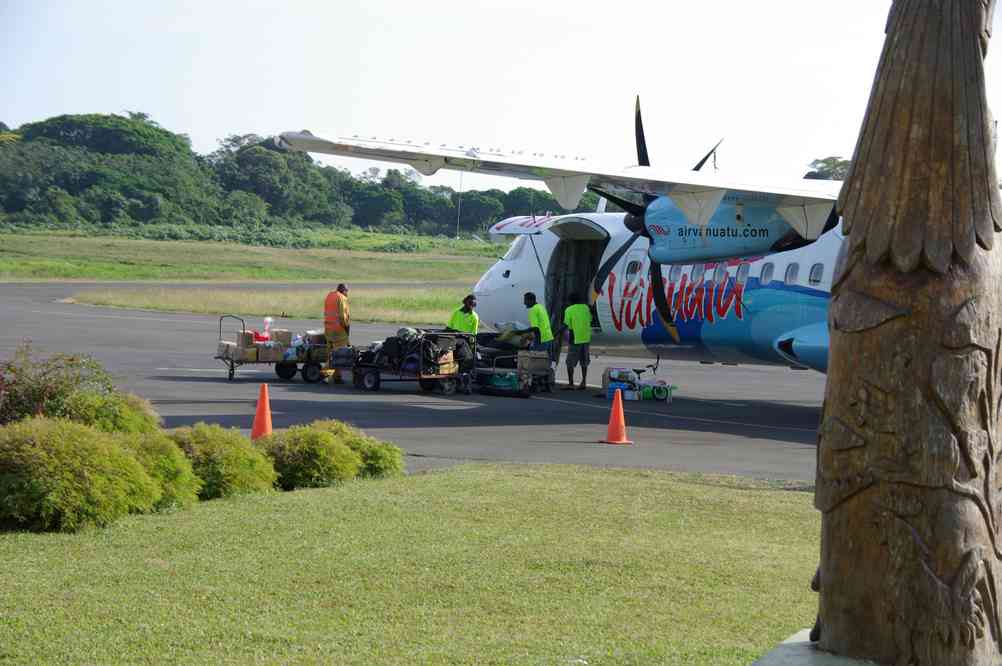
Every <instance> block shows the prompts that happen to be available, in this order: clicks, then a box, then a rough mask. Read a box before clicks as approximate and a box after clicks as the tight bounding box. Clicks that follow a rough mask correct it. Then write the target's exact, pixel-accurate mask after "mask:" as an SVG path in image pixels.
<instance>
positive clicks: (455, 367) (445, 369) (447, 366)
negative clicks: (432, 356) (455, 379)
mask: <svg viewBox="0 0 1002 666" xmlns="http://www.w3.org/2000/svg"><path fill="white" fill-rule="evenodd" d="M458 372H459V364H458V363H456V362H455V361H453V362H451V363H439V365H438V374H440V375H454V374H456V373H458Z"/></svg>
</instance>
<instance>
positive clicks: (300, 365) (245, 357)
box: [213, 314, 327, 383]
mask: <svg viewBox="0 0 1002 666" xmlns="http://www.w3.org/2000/svg"><path fill="white" fill-rule="evenodd" d="M227 319H232V320H234V321H237V322H240V329H239V330H238V331H237V333H236V338H237V339H236V341H235V342H229V341H227V340H223V322H224V321H225V320H227ZM269 342H272V341H269ZM288 349H295V352H294V355H293V358H291V359H290V358H287V350H288ZM213 358H215V359H216V360H218V361H220V362H221V363H222V364H223V365H224V366H226V371H227V372H226V375H227V379H229V380H231V381H232V380H233V376H234V375H235V374H236V369H237V368H239V367H241V366H244V365H252V364H253V365H274V366H275V374H276V375H278V377H279V379H285V380H290V379H293V378H294V377H295V376H296V373H297V372H298V373H300V374H301V375H302V378H303V381H305V382H309V383H313V382H318V381H320V380H321V379H322V377H323V375H322V371H323V367H324V365H325V364H326V363H327V345H326V342H325V343H324V344H322V345H321V344H313V343H312V342H310V341H309V340H307V342H306V343H304V344H302V345H300V346H297V347H286V346H285V345H282V344H280V343H278V342H273V344H269V343H263V344H262V343H255V341H254V335H253V333H252V332H251V331H248V330H247V322H245V321H244V320H243V318H241V317H238V316H236V315H231V314H226V315H223V316H221V317H220V318H219V344H218V346H217V348H216V355H215V356H214V357H213Z"/></svg>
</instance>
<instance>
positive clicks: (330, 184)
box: [0, 113, 597, 251]
mask: <svg viewBox="0 0 1002 666" xmlns="http://www.w3.org/2000/svg"><path fill="white" fill-rule="evenodd" d="M219 143H220V146H219V149H218V150H216V151H215V152H213V153H211V154H209V155H198V154H196V153H195V152H193V151H192V150H191V147H190V143H189V141H188V139H187V137H185V136H184V135H182V134H175V133H173V132H170V131H168V130H166V129H164V128H162V127H160V126H159V125H157V124H156V123H155V122H154V121H153V120H151V119H150V118H149V116H147V115H146V114H143V113H129V114H128V116H127V117H126V116H117V115H101V114H88V115H66V116H58V117H55V118H49V119H47V120H42V121H39V122H35V123H28V124H26V125H23V126H21V127H19V128H16V129H15V130H13V131H11V130H9V129H8V128H6V126H3V127H0V232H2V231H3V230H5V229H7V230H24V229H33V228H39V227H44V228H60V229H67V228H68V229H78V230H81V231H84V232H87V233H102V234H115V235H128V236H138V237H142V238H153V239H159V238H163V239H172V240H188V239H191V240H234V241H238V242H244V243H253V244H266V245H277V246H296V241H295V239H296V237H297V236H301V235H302V234H301V232H302V230H303V229H304V228H307V227H308V228H317V229H324V228H345V227H348V226H353V227H361V228H366V229H379V230H380V231H392V232H398V233H399V232H403V233H409V234H415V233H417V234H425V235H438V234H444V235H450V236H451V235H455V234H456V232H457V226H456V225H457V213H458V216H459V220H458V224H459V231H461V232H464V233H467V234H469V233H479V232H482V231H483V230H484V229H486V227H488V226H489V225H490V224H493V223H494V222H496V221H497V220H499V219H502V218H504V217H509V216H513V215H528V214H531V213H545V212H548V211H553V212H562V211H563V209H562V208H561V207H560V206H559V205H558V204H557V202H556V200H555V199H554V198H553V197H552V196H551V195H550V194H549V193H548V192H545V191H541V190H534V189H530V188H524V187H521V188H517V189H515V190H512V191H511V192H507V193H505V192H502V191H500V190H486V191H476V190H471V191H466V192H463V193H461V194H460V193H458V192H455V191H453V190H452V189H451V188H448V187H441V186H434V187H430V188H428V187H423V186H422V185H421V184H420V182H419V180H420V176H419V175H418V174H417V172H415V171H413V170H407V172H406V173H405V172H401V171H398V170H396V169H391V170H389V171H387V172H386V173H385V174H384V173H381V172H380V171H379V170H378V169H375V168H373V169H369V170H368V171H366V172H365V173H364V174H362V175H360V176H359V177H357V178H356V177H354V176H352V175H351V174H350V173H348V172H347V171H344V170H341V169H336V168H333V167H328V166H321V165H319V164H317V163H316V162H314V161H313V159H312V158H311V157H310V156H309V155H307V154H305V153H295V152H285V151H281V150H279V149H277V148H276V147H275V145H274V142H273V141H272V140H271V139H267V138H263V137H260V136H257V135H254V134H246V135H233V136H230V137H227V138H226V139H223V140H221V141H220V142H219ZM460 197H461V199H462V205H461V206H459V202H460ZM596 203H597V197H596V196H595V195H594V194H591V193H588V194H586V195H585V197H584V198H583V199H582V201H581V204H580V206H579V207H578V210H594V209H595V205H596ZM402 251H407V250H406V249H405V250H402Z"/></svg>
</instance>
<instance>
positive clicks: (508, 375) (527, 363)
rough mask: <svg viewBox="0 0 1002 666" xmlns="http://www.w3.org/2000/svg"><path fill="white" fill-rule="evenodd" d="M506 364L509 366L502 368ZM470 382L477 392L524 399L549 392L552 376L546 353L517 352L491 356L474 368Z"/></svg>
mask: <svg viewBox="0 0 1002 666" xmlns="http://www.w3.org/2000/svg"><path fill="white" fill-rule="evenodd" d="M499 361H500V362H502V363H503V365H502V366H501V367H499V365H498V362H499ZM508 365H510V366H511V367H504V366H508ZM474 381H475V382H476V384H477V385H478V386H479V387H480V392H481V393H485V394H488V395H513V396H517V397H520V398H528V397H529V396H530V395H531V394H533V393H539V392H541V391H545V392H547V393H549V392H552V391H553V386H554V384H555V377H554V374H553V370H552V369H551V368H550V355H549V354H548V353H547V352H545V351H542V352H535V351H526V350H520V351H517V352H515V353H514V354H500V355H496V356H493V357H492V358H491V359H490V361H489V363H488V362H487V361H485V362H484V363H482V364H481V365H478V366H477V369H476V376H475V379H474Z"/></svg>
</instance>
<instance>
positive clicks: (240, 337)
mask: <svg viewBox="0 0 1002 666" xmlns="http://www.w3.org/2000/svg"><path fill="white" fill-rule="evenodd" d="M253 346H254V334H253V333H251V332H250V331H237V347H241V348H243V349H250V348H252V347H253Z"/></svg>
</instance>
